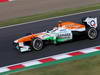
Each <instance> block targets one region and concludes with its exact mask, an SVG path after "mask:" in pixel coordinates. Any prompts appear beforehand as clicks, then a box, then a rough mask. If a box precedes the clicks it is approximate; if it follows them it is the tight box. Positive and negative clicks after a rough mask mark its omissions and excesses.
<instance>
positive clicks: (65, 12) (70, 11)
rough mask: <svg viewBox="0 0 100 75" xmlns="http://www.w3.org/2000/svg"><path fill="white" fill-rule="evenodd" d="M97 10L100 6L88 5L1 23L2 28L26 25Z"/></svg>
mask: <svg viewBox="0 0 100 75" xmlns="http://www.w3.org/2000/svg"><path fill="white" fill-rule="evenodd" d="M96 9H100V4H95V5H88V6H85V7H80V8H66V9H63V10H56V11H52V12H46V13H40V14H34V15H31V16H25V17H18V18H15V19H10V20H6V21H1V22H0V27H3V26H8V25H13V24H20V23H25V22H30V21H36V20H41V19H46V18H51V17H57V16H63V15H68V14H73V13H79V12H85V11H90V10H96Z"/></svg>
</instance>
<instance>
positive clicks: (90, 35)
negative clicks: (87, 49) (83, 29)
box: [87, 27, 98, 40]
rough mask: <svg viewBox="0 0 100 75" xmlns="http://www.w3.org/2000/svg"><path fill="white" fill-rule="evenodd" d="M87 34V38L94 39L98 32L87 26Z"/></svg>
mask: <svg viewBox="0 0 100 75" xmlns="http://www.w3.org/2000/svg"><path fill="white" fill-rule="evenodd" d="M87 36H88V38H89V39H91V40H93V39H96V38H97V36H98V32H97V30H96V29H95V28H93V27H89V28H88V29H87Z"/></svg>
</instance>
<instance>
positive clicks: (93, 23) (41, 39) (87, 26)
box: [14, 17, 98, 52]
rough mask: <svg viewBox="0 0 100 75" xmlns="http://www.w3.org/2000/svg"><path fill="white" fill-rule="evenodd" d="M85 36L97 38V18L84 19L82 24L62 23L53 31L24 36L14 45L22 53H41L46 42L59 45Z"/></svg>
mask: <svg viewBox="0 0 100 75" xmlns="http://www.w3.org/2000/svg"><path fill="white" fill-rule="evenodd" d="M80 34H82V35H81V36H78V35H80ZM83 34H85V36H87V37H88V38H89V39H92V40H93V39H96V38H97V36H98V31H97V18H92V17H86V18H83V19H82V24H78V23H75V22H70V21H68V22H63V21H60V22H59V23H58V24H57V26H56V27H54V28H53V29H52V30H50V31H45V32H40V33H36V34H30V35H27V36H24V37H22V38H19V39H17V40H15V41H14V44H15V46H16V48H17V49H18V50H19V51H20V52H25V51H31V50H36V51H39V50H41V49H42V48H43V47H44V46H45V42H51V43H53V44H58V43H61V42H65V41H69V40H72V39H74V37H78V38H79V37H82V36H84V35H83Z"/></svg>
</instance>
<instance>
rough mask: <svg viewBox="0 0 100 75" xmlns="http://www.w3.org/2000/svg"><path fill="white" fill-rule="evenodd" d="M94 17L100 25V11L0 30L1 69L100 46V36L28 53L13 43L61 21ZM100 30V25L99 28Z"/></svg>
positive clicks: (78, 20)
mask: <svg viewBox="0 0 100 75" xmlns="http://www.w3.org/2000/svg"><path fill="white" fill-rule="evenodd" d="M86 16H93V17H95V16H96V17H97V18H98V25H99V24H100V20H99V19H100V17H99V16H100V10H98V11H94V12H88V13H83V14H77V15H72V16H65V17H61V18H56V19H51V20H44V21H39V22H34V23H28V24H24V25H20V26H14V27H9V28H4V29H0V67H3V66H7V65H11V64H16V63H20V62H25V61H29V60H33V59H38V58H42V57H47V56H51V55H55V54H60V53H64V52H68V51H74V50H79V49H83V48H88V47H92V46H97V45H100V35H99V37H98V38H97V39H95V40H89V39H84V40H78V41H72V42H66V43H62V44H60V45H57V46H55V45H49V46H46V47H45V48H44V49H43V50H41V51H38V52H36V51H31V52H26V53H20V52H19V51H17V50H16V49H15V48H14V46H13V44H12V43H13V41H14V40H15V39H17V38H19V37H21V36H23V35H24V34H25V33H28V32H34V33H36V32H41V31H45V30H46V29H51V28H52V27H53V26H54V25H55V24H56V23H57V22H58V21H59V20H63V21H74V22H78V23H80V22H81V18H82V17H86ZM98 28H99V29H100V25H99V26H98Z"/></svg>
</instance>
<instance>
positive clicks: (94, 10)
mask: <svg viewBox="0 0 100 75" xmlns="http://www.w3.org/2000/svg"><path fill="white" fill-rule="evenodd" d="M95 11H100V9H97V10H91V11H85V12H80V13H75V14H69V15H64V16H58V17H52V18H47V19H42V20H36V21H31V22H26V23H20V24H14V25H10V26H5V27H0V29H4V28H9V27H14V26H21V25H24V24H28V23H35V22H40V21H45V20H50V19H56V18H61V17H67V16H73V15H78V14H84V13H89V12H95Z"/></svg>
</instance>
